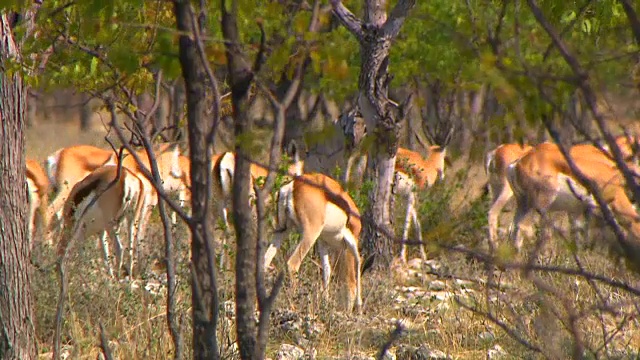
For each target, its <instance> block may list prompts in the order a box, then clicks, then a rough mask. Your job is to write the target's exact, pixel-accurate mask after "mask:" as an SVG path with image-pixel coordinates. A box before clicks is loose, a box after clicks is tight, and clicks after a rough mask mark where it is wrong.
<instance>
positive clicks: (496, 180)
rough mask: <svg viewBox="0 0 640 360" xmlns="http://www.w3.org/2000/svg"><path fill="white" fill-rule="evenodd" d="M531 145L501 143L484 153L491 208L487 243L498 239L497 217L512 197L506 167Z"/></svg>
mask: <svg viewBox="0 0 640 360" xmlns="http://www.w3.org/2000/svg"><path fill="white" fill-rule="evenodd" d="M531 149H533V147H532V146H531V145H527V144H522V145H521V144H517V143H509V144H502V145H499V146H498V147H496V148H495V149H493V150H491V151H489V152H488V153H487V154H486V155H485V160H484V170H485V173H486V174H487V176H488V177H489V181H488V185H489V191H490V192H491V197H492V201H491V208H490V209H489V213H488V218H489V245H491V246H495V244H496V241H497V239H498V218H499V216H500V213H501V212H502V209H503V208H504V207H505V206H506V205H507V204H508V203H509V200H511V198H512V197H513V191H512V190H511V186H510V185H509V180H507V168H508V167H509V165H510V164H511V163H513V162H514V161H516V160H518V159H519V158H521V157H522V156H524V155H525V154H526V153H528V152H529V150H531Z"/></svg>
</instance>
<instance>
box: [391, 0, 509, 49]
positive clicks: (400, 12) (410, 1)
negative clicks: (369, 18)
mask: <svg viewBox="0 0 640 360" xmlns="http://www.w3.org/2000/svg"><path fill="white" fill-rule="evenodd" d="M505 2H506V1H505ZM415 6H416V0H399V1H398V3H397V4H396V6H395V7H394V8H393V10H391V14H390V15H389V18H388V19H387V21H386V22H385V23H384V26H383V27H382V31H383V32H384V33H385V35H387V36H390V37H391V38H392V39H393V38H395V37H396V36H398V34H399V33H400V29H401V28H402V24H404V21H405V20H406V19H407V16H409V11H410V10H411V9H413V8H414V7H415Z"/></svg>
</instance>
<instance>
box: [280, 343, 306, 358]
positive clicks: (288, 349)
mask: <svg viewBox="0 0 640 360" xmlns="http://www.w3.org/2000/svg"><path fill="white" fill-rule="evenodd" d="M299 359H304V350H302V349H301V348H299V347H297V346H295V345H291V344H282V345H280V349H278V352H277V353H276V357H275V360H299Z"/></svg>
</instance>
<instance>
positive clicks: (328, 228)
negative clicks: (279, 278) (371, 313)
mask: <svg viewBox="0 0 640 360" xmlns="http://www.w3.org/2000/svg"><path fill="white" fill-rule="evenodd" d="M292 227H296V228H297V229H298V230H299V231H300V232H301V233H302V239H301V240H300V243H299V244H298V245H297V246H296V248H295V250H294V251H293V253H292V254H291V256H289V259H288V260H287V268H288V271H289V274H290V276H291V278H292V279H295V276H296V275H297V272H298V270H299V269H300V265H301V264H302V260H303V259H304V258H305V256H306V255H307V253H308V252H309V250H311V248H312V247H313V245H314V244H315V243H316V241H317V244H318V254H319V255H320V258H321V262H322V282H323V286H324V289H325V295H326V294H327V293H326V291H327V290H328V287H329V280H330V277H331V263H330V261H329V254H330V253H334V254H336V253H337V254H338V256H339V258H338V261H337V264H338V268H337V269H336V270H337V273H338V274H339V276H340V280H341V281H343V282H344V283H345V284H346V286H347V297H346V300H345V305H346V308H347V310H348V311H350V310H351V309H352V308H353V305H354V304H355V306H356V308H357V309H358V311H361V307H362V298H361V290H360V254H359V252H358V241H359V237H360V231H361V229H362V224H361V222H360V212H359V211H358V208H357V206H356V204H355V203H354V201H353V199H352V198H351V196H349V194H348V193H347V192H346V191H344V189H343V188H342V186H340V184H339V183H338V182H337V181H335V180H334V179H332V178H330V177H328V176H326V175H324V174H320V173H311V174H304V175H300V176H295V177H294V178H293V180H292V181H291V182H289V183H287V184H286V185H284V186H282V187H281V188H280V190H279V192H278V200H277V225H276V230H275V232H274V238H273V240H272V242H271V243H270V244H269V247H268V248H267V250H266V252H265V261H264V267H265V269H267V268H268V267H269V265H270V264H271V262H272V260H273V258H274V257H275V255H276V253H277V251H278V249H279V248H280V246H281V245H282V240H283V239H284V238H285V237H286V236H287V235H288V234H289V232H290V231H291V229H292ZM318 240H319V241H318ZM345 247H346V249H345Z"/></svg>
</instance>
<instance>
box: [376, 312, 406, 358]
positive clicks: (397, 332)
mask: <svg viewBox="0 0 640 360" xmlns="http://www.w3.org/2000/svg"><path fill="white" fill-rule="evenodd" d="M404 331H405V328H404V325H402V322H400V321H399V320H398V321H396V326H395V328H394V329H393V331H392V332H391V333H390V334H389V338H388V339H387V341H385V343H384V344H383V345H382V347H380V351H379V352H378V355H377V356H376V359H377V360H382V359H384V358H385V355H386V354H387V351H389V349H390V348H391V346H393V343H394V342H396V341H397V340H398V339H400V337H401V336H402V334H403V333H404Z"/></svg>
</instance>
